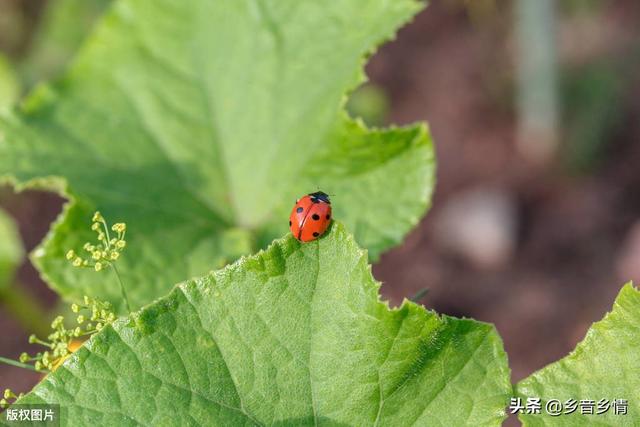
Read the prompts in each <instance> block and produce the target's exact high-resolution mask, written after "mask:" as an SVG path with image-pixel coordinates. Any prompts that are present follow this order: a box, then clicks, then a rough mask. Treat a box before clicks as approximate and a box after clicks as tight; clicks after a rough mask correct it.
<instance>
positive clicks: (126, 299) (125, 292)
mask: <svg viewBox="0 0 640 427" xmlns="http://www.w3.org/2000/svg"><path fill="white" fill-rule="evenodd" d="M111 267H113V271H114V272H115V273H116V277H117V278H118V283H120V292H122V299H124V303H125V305H126V306H127V312H129V313H131V305H130V304H129V298H128V297H127V291H126V290H125V288H124V284H123V283H122V279H121V278H120V274H119V273H118V269H117V268H116V265H115V264H111Z"/></svg>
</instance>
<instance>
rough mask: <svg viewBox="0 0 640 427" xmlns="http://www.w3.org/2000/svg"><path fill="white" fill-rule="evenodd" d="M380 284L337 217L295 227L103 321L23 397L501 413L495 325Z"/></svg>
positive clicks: (107, 420) (229, 419) (363, 416)
mask: <svg viewBox="0 0 640 427" xmlns="http://www.w3.org/2000/svg"><path fill="white" fill-rule="evenodd" d="M378 289H379V283H377V282H375V281H374V280H373V277H372V276H371V272H370V266H369V265H368V264H367V255H366V252H364V251H362V250H360V249H359V248H358V247H357V245H356V243H355V242H354V240H353V238H352V236H350V235H349V234H348V233H346V232H345V230H344V227H343V226H342V225H341V224H340V223H334V224H333V226H332V229H331V231H330V233H329V234H328V235H327V236H325V237H323V238H320V239H319V240H317V241H314V242H311V243H306V244H300V243H299V242H298V241H296V240H295V239H294V238H293V237H292V236H291V235H289V236H287V237H285V238H283V239H281V240H277V241H275V242H274V243H273V244H272V245H271V246H270V247H269V248H268V249H267V250H266V251H264V252H260V253H258V254H257V255H255V256H251V257H245V258H241V259H240V260H239V261H238V262H236V263H235V264H232V265H230V266H228V267H226V268H224V269H222V270H219V271H216V272H214V273H211V274H209V275H207V276H205V277H203V278H201V279H197V280H191V281H188V282H185V283H183V284H181V285H179V286H178V287H176V288H175V289H174V290H173V292H171V293H170V294H169V295H168V296H167V297H165V298H162V299H160V300H158V301H157V302H155V303H153V304H151V305H149V306H147V307H145V308H143V309H142V310H141V311H139V312H138V313H136V314H134V315H133V316H132V317H131V318H130V319H126V318H123V319H120V320H118V321H117V322H116V323H115V324H113V326H109V327H107V328H105V329H104V330H103V331H102V332H100V333H98V334H96V335H94V336H93V337H92V338H91V340H90V341H89V342H88V343H87V344H85V345H84V346H83V347H82V348H81V349H80V350H78V351H77V352H76V353H75V354H74V355H72V356H71V357H70V358H69V359H68V360H67V361H65V363H64V364H63V365H62V366H61V367H60V368H58V369H57V370H56V371H55V372H54V373H52V374H49V375H48V376H47V377H46V378H45V379H44V380H43V381H42V382H41V383H40V384H38V385H37V386H36V387H35V389H34V390H33V391H32V392H31V393H29V394H28V395H27V396H26V397H25V398H24V399H22V401H21V402H20V403H44V402H47V403H58V404H60V405H61V408H62V411H63V417H62V420H63V424H66V425H74V426H82V425H134V424H144V425H175V424H185V425H234V426H235V425H290V426H305V425H335V426H338V425H340V426H345V425H354V426H364V425H380V426H407V425H446V426H463V425H469V426H487V425H492V426H498V425H500V422H501V420H502V419H503V418H504V407H505V402H506V401H507V399H508V396H509V395H510V394H511V384H510V381H509V369H508V367H507V360H506V355H505V353H504V350H503V348H502V342H501V340H500V338H499V336H498V335H497V333H496V331H495V329H494V328H493V327H492V326H491V325H488V324H485V323H480V322H476V321H473V320H470V319H455V318H452V317H447V316H441V317H440V316H438V315H437V314H435V313H433V312H430V311H426V310H425V309H424V308H423V307H422V306H419V305H416V304H414V303H411V302H408V301H405V302H404V304H403V305H402V306H401V307H399V308H397V309H392V310H390V309H389V308H388V306H387V305H386V304H384V303H382V302H380V301H379V294H378Z"/></svg>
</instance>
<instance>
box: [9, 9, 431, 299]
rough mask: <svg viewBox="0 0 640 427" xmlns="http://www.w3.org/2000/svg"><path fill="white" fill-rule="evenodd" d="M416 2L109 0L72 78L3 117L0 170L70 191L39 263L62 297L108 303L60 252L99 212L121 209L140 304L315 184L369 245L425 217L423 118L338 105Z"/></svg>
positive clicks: (427, 170)
mask: <svg viewBox="0 0 640 427" xmlns="http://www.w3.org/2000/svg"><path fill="white" fill-rule="evenodd" d="M421 7H422V3H420V2H418V1H416V0H369V1H366V2H363V1H362V0H324V1H316V0H218V1H212V0H181V1H173V0H121V1H117V2H115V3H114V5H113V7H112V8H111V9H110V11H109V12H108V13H107V14H106V16H105V18H104V19H103V21H102V23H101V24H100V25H99V26H98V28H97V30H96V31H95V33H94V34H93V35H92V36H91V37H90V39H89V41H88V43H87V44H86V45H85V46H84V48H83V49H82V50H81V52H80V54H79V55H78V58H77V59H76V60H75V62H74V64H73V65H72V67H71V68H70V70H69V71H68V73H67V74H66V75H65V76H64V78H62V79H61V80H60V81H58V82H57V83H56V84H54V85H50V86H43V87H40V88H39V90H37V91H36V92H35V93H34V94H32V95H31V96H30V98H29V99H27V101H26V102H25V103H24V105H23V107H22V109H21V110H20V111H17V112H16V113H15V114H13V115H12V116H11V117H8V118H6V119H4V120H3V121H2V122H0V132H1V133H2V138H1V139H0V176H3V175H4V176H6V177H8V178H9V179H10V180H12V181H13V182H14V183H15V184H16V185H17V186H18V187H21V186H23V185H38V186H41V187H45V188H48V189H55V190H56V191H59V192H61V193H63V194H64V195H65V196H66V197H68V198H69V199H70V201H71V202H70V204H69V205H67V208H66V209H65V212H64V215H63V216H62V217H61V218H60V220H59V221H58V222H57V223H56V224H55V226H54V227H53V231H52V233H51V234H50V236H49V238H48V240H47V241H46V242H45V243H44V245H43V246H42V247H41V248H40V249H39V250H38V251H36V255H35V257H34V262H35V264H36V265H37V266H38V268H39V269H40V270H41V271H42V272H43V274H44V275H45V276H46V279H47V280H48V282H49V283H50V284H51V285H52V286H53V288H54V289H56V290H57V291H58V292H60V293H61V294H62V295H63V296H67V297H79V296H80V295H82V294H85V293H87V294H91V295H95V296H101V297H103V298H108V299H111V300H112V301H114V302H116V303H117V299H118V291H117V289H118V287H117V285H116V282H115V279H114V278H113V277H112V276H111V275H109V274H105V275H104V276H102V278H101V279H100V280H97V279H96V277H95V275H93V274H92V273H91V272H87V271H79V270H73V269H71V267H69V265H68V263H67V262H66V261H65V260H64V259H63V258H64V253H65V252H66V250H67V249H69V248H76V249H77V248H78V247H79V246H80V245H82V243H83V242H84V240H86V239H87V238H89V237H90V234H89V231H88V227H87V226H88V220H89V218H90V217H91V214H92V211H93V210H95V209H100V210H101V211H102V212H103V214H104V215H105V216H106V217H107V219H109V220H112V221H116V220H118V221H126V222H127V223H128V225H129V230H131V234H129V237H130V242H129V243H130V245H129V247H130V250H129V251H128V253H126V254H125V256H124V258H123V259H122V261H121V264H120V269H121V271H122V275H123V276H124V280H125V282H126V283H127V284H128V286H129V287H130V291H129V294H130V297H131V299H132V300H133V305H134V306H136V307H138V306H140V305H142V304H143V303H146V302H148V301H150V300H151V299H152V298H153V297H156V296H159V295H162V294H164V293H166V292H167V291H168V288H167V286H168V284H170V283H172V282H177V281H179V280H183V279H184V278H186V277H191V276H194V275H200V274H203V273H205V272H206V271H207V268H210V267H211V266H214V265H217V264H224V263H226V262H229V261H231V260H233V259H235V258H236V257H237V256H238V254H239V253H246V249H247V248H257V247H264V246H265V245H266V243H268V242H270V241H271V240H272V239H273V238H274V237H276V236H280V235H282V233H283V232H285V231H286V230H287V219H288V211H289V209H290V208H291V206H292V205H293V202H294V200H295V199H296V197H299V196H300V195H301V194H304V193H307V192H310V191H315V190H316V189H317V188H318V187H319V188H321V189H323V190H324V191H326V192H328V193H330V194H332V196H333V198H332V200H333V202H334V212H335V216H336V217H337V218H340V219H341V220H342V221H344V222H345V223H346V224H347V225H348V226H349V227H350V229H352V230H354V233H355V236H356V239H357V240H358V241H359V242H360V243H361V244H363V245H364V246H365V247H367V248H368V249H369V251H370V253H371V254H372V256H373V257H374V258H375V257H377V256H378V254H380V252H382V251H383V250H385V249H386V248H388V247H389V246H392V245H395V244H397V243H399V242H400V241H401V239H402V238H403V236H404V235H405V234H406V233H407V232H408V231H409V230H410V229H411V227H413V226H414V225H415V224H416V223H417V222H418V220H419V219H420V217H421V216H422V215H423V213H424V211H425V210H426V208H427V205H428V203H429V200H430V195H431V191H432V186H433V173H434V161H433V151H432V146H431V141H430V137H429V134H428V132H427V129H426V127H425V126H424V125H418V126H415V127H409V128H403V129H391V130H375V131H369V130H367V129H365V128H364V127H363V126H362V125H361V124H360V123H359V122H357V121H353V120H351V119H350V118H349V117H348V116H347V115H346V114H345V113H344V112H343V108H342V107H343V104H344V102H345V93H346V92H347V91H349V90H351V89H352V88H354V87H356V86H357V85H358V84H360V83H361V82H362V81H363V80H364V74H363V72H362V69H361V68H362V64H363V57H364V56H365V55H366V54H367V53H370V52H372V50H373V49H374V48H375V47H376V46H377V45H378V44H379V43H381V42H382V41H384V40H386V39H388V38H390V37H392V36H393V34H394V32H395V30H396V29H397V28H398V27H399V26H400V25H402V24H403V23H405V22H406V21H407V20H408V19H410V18H411V17H412V16H413V15H414V14H415V13H416V12H417V11H418V10H419V9H420V8H421Z"/></svg>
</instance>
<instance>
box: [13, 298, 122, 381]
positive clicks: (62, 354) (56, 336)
mask: <svg viewBox="0 0 640 427" xmlns="http://www.w3.org/2000/svg"><path fill="white" fill-rule="evenodd" d="M83 302H84V304H73V305H72V306H71V310H72V311H73V312H74V313H78V317H77V318H76V323H77V326H76V327H74V328H71V329H67V328H66V326H65V324H64V317H63V316H58V317H56V318H55V319H54V320H53V322H52V323H51V329H53V332H52V333H51V334H49V336H48V337H47V340H42V339H40V338H38V337H37V336H35V335H31V336H30V337H29V343H30V344H40V345H42V346H44V347H47V348H48V350H46V351H43V352H38V353H36V355H35V356H30V355H29V354H27V353H22V354H21V355H20V363H34V367H35V369H36V370H37V371H54V370H55V369H56V368H57V367H58V366H59V365H60V364H61V363H62V362H63V361H64V360H65V359H66V358H67V357H68V356H69V355H70V354H71V353H73V352H74V351H75V350H77V349H78V347H80V345H82V341H83V340H85V339H86V338H87V337H88V336H89V335H92V334H94V333H96V332H98V331H99V330H101V329H102V328H103V327H104V326H105V325H107V324H109V323H112V322H113V321H114V320H116V315H115V313H114V311H113V308H112V306H111V304H110V303H108V302H104V301H100V300H97V299H95V298H90V297H87V296H85V297H84V301H83ZM89 312H90V313H91V314H90V315H89Z"/></svg>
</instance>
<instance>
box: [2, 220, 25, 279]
mask: <svg viewBox="0 0 640 427" xmlns="http://www.w3.org/2000/svg"><path fill="white" fill-rule="evenodd" d="M23 257H24V249H23V248H22V241H21V240H20V236H19V235H18V231H17V229H16V225H15V223H14V222H13V220H12V219H11V218H10V217H9V215H7V214H6V213H5V212H4V211H3V210H2V209H0V289H4V288H6V287H7V286H9V285H10V284H11V283H12V282H13V276H14V274H15V272H16V269H17V268H18V266H19V265H20V263H21V262H22V260H23Z"/></svg>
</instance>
